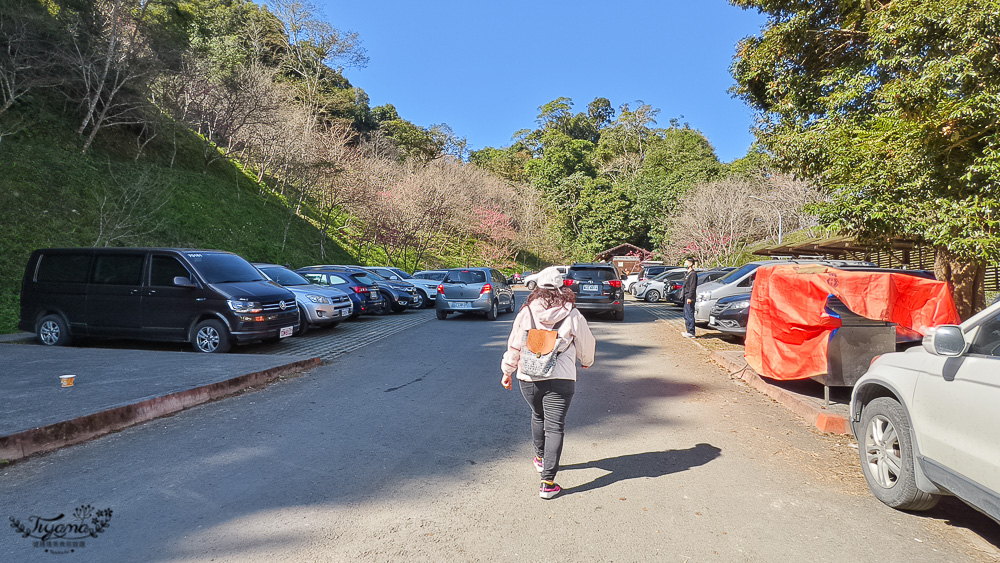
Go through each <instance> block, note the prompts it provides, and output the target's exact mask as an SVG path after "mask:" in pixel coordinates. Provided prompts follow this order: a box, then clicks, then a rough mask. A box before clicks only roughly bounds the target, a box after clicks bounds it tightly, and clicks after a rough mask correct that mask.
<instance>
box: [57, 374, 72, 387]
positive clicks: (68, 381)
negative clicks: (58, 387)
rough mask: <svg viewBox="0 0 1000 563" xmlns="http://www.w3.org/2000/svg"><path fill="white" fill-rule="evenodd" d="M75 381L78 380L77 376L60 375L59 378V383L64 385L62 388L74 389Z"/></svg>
mask: <svg viewBox="0 0 1000 563" xmlns="http://www.w3.org/2000/svg"><path fill="white" fill-rule="evenodd" d="M74 379H76V376H75V375H60V376H59V381H60V382H61V383H62V387H72V386H73V380H74Z"/></svg>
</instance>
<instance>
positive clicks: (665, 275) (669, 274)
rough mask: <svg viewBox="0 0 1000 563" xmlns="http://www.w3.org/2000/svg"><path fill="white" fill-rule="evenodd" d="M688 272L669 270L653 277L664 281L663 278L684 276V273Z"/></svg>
mask: <svg viewBox="0 0 1000 563" xmlns="http://www.w3.org/2000/svg"><path fill="white" fill-rule="evenodd" d="M686 273H687V272H685V271H684V270H669V271H667V272H663V273H662V274H660V275H658V276H656V277H655V278H653V279H654V280H657V281H663V280H667V279H673V278H677V277H681V278H683V277H684V274H686Z"/></svg>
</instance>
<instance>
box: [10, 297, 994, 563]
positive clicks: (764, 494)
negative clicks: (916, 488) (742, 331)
mask: <svg viewBox="0 0 1000 563" xmlns="http://www.w3.org/2000/svg"><path fill="white" fill-rule="evenodd" d="M512 318H513V315H504V316H502V317H501V319H500V320H499V321H496V322H489V321H486V320H484V319H482V318H478V317H467V318H466V317H460V318H454V317H453V318H451V319H449V320H447V321H438V320H431V321H429V322H426V323H421V324H415V325H414V326H412V327H409V328H406V329H405V330H401V331H399V332H397V333H395V334H393V335H391V336H389V337H387V338H384V339H382V340H379V341H376V342H373V343H371V344H369V345H367V346H364V347H361V348H358V349H355V350H352V351H345V352H344V353H342V354H341V355H339V356H338V357H336V359H334V360H332V361H331V362H330V363H328V364H327V365H325V366H323V367H320V368H317V369H315V370H312V371H311V372H308V373H307V374H305V375H303V376H300V377H297V378H293V379H288V380H284V381H281V382H279V383H276V384H274V385H271V386H269V387H267V388H265V389H263V390H260V391H255V392H248V393H245V394H242V395H240V396H237V397H233V398H229V399H225V400H222V401H218V402H215V403H210V404H207V405H203V406H201V407H198V408H195V409H191V410H189V411H185V412H183V413H180V414H178V415H176V416H173V417H169V418H165V419H160V420H157V421H154V422H151V423H147V424H144V425H140V426H137V427H133V428H130V429H128V430H126V431H123V432H120V433H117V434H114V435H111V436H107V437H105V438H101V439H99V440H95V441H92V442H89V443H86V444H83V445H80V446H75V447H71V448H67V449H65V450H62V451H58V452H54V453H52V454H47V455H44V456H39V457H36V458H33V459H30V460H27V461H25V462H21V463H17V464H14V465H12V466H9V467H6V468H4V469H0V499H2V500H0V506H2V510H0V516H3V517H5V518H7V517H13V518H15V519H17V520H18V521H19V522H21V523H25V522H27V521H28V519H29V517H31V516H41V517H49V518H51V517H54V516H56V515H58V514H60V513H64V514H66V515H67V518H66V519H69V520H71V521H72V518H71V515H72V514H73V513H74V511H75V510H76V509H77V508H78V507H80V506H83V505H91V506H92V507H93V508H94V509H95V510H96V509H105V508H111V509H112V516H111V518H110V521H109V525H108V526H107V527H106V528H105V529H104V530H103V531H102V532H101V533H99V534H97V537H92V538H88V539H86V540H85V545H84V546H83V547H80V546H79V545H77V546H76V547H72V546H55V547H51V548H50V549H52V550H53V551H69V550H70V549H72V550H73V551H72V553H66V554H64V555H54V554H53V553H47V552H45V548H44V547H33V543H32V541H33V540H31V539H30V538H27V539H26V538H22V537H20V536H19V535H17V533H16V530H14V529H7V530H6V531H5V532H0V561H53V560H56V561H72V560H77V561H208V560H213V561H349V560H351V561H353V560H375V561H390V560H391V561H401V560H406V561H441V560H460V561H466V560H478V561H496V560H524V561H612V560H613V561H836V562H842V561H885V560H898V561H927V562H932V561H967V560H982V561H993V560H996V559H997V558H998V551H997V549H996V547H995V545H997V544H998V541H1000V534H998V530H997V526H996V524H994V523H993V522H992V521H991V520H988V519H986V518H985V517H983V516H981V515H979V514H978V513H975V512H974V511H972V510H971V509H968V508H967V507H965V506H964V505H962V504H961V503H958V502H955V501H951V502H946V503H944V505H943V506H942V507H941V508H938V509H936V510H935V511H933V512H931V513H929V514H924V515H911V514H906V513H901V512H897V511H894V510H891V509H889V508H886V507H884V506H883V505H881V504H880V503H878V501H876V500H875V499H874V498H873V497H872V496H871V495H870V494H869V493H868V492H867V489H866V488H865V486H864V481H863V479H862V478H861V476H860V471H859V470H858V467H857V450H856V448H855V446H854V445H853V443H852V441H851V440H849V439H847V438H843V437H831V436H824V435H820V434H818V433H816V432H815V431H813V430H812V429H810V428H809V427H808V426H806V425H805V424H804V423H801V422H799V421H797V420H795V417H794V415H792V414H791V413H789V412H788V411H786V410H784V409H783V408H782V407H780V406H779V405H776V404H774V403H772V402H771V401H770V400H769V399H767V398H765V397H763V396H761V395H759V394H757V393H756V392H754V391H752V390H750V389H749V388H747V387H745V386H744V385H743V384H742V383H741V382H737V381H734V380H732V379H730V378H729V376H728V374H726V373H725V372H724V371H722V370H720V369H719V368H718V367H716V366H715V365H714V364H711V363H710V362H709V361H708V360H707V357H706V355H705V353H704V352H703V351H702V350H701V349H699V348H698V347H697V346H696V345H695V344H693V343H691V342H689V341H686V340H684V339H682V338H681V337H680V336H679V334H677V331H676V330H675V329H674V328H672V327H670V326H669V325H667V324H665V323H662V322H657V321H656V319H655V317H654V316H653V315H651V314H650V313H648V312H645V311H643V310H640V309H639V308H636V307H629V308H628V310H627V313H626V321H625V322H622V323H617V322H614V321H610V320H602V319H595V320H593V321H592V323H591V324H592V328H593V330H594V333H595V335H596V336H597V339H598V353H597V363H596V364H595V366H594V367H593V368H591V369H589V370H585V371H584V370H581V377H580V381H579V383H578V386H577V395H576V397H575V398H574V401H573V404H572V407H571V409H570V414H569V420H568V429H567V439H566V446H565V450H564V455H563V466H564V467H563V470H562V471H561V472H560V474H559V477H558V481H559V482H560V484H561V485H562V486H563V487H564V488H565V492H564V493H563V495H561V496H559V497H557V498H555V499H553V500H550V501H545V500H542V499H540V498H538V475H537V473H536V472H535V470H534V468H533V466H532V463H531V456H532V452H531V447H530V445H529V435H528V409H527V406H526V405H525V404H524V402H523V400H522V399H521V397H520V396H519V394H517V392H516V390H515V391H507V390H505V389H503V388H502V387H501V386H500V383H499V379H500V372H499V359H500V355H501V353H502V351H503V348H504V345H505V340H506V336H507V333H508V331H509V330H510V322H511V320H512ZM335 330H337V329H335ZM328 337H329V338H336V333H335V331H331V332H330V333H329V335H328Z"/></svg>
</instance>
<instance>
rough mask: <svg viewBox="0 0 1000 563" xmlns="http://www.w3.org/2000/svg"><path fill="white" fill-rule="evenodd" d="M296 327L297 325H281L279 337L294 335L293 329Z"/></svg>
mask: <svg viewBox="0 0 1000 563" xmlns="http://www.w3.org/2000/svg"><path fill="white" fill-rule="evenodd" d="M294 328H295V327H292V326H283V327H281V330H280V331H279V332H278V338H288V337H289V336H291V335H292V330H293V329H294Z"/></svg>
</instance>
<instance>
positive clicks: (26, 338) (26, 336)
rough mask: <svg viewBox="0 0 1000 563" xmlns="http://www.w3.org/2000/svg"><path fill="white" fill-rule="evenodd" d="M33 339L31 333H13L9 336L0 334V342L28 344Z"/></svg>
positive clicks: (33, 334) (33, 336)
mask: <svg viewBox="0 0 1000 563" xmlns="http://www.w3.org/2000/svg"><path fill="white" fill-rule="evenodd" d="M34 339H35V333H33V332H14V333H11V334H0V342H30V341H32V340H34Z"/></svg>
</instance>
